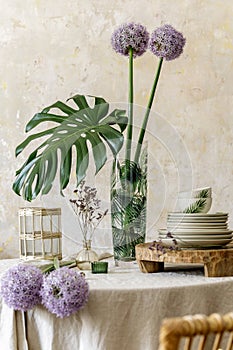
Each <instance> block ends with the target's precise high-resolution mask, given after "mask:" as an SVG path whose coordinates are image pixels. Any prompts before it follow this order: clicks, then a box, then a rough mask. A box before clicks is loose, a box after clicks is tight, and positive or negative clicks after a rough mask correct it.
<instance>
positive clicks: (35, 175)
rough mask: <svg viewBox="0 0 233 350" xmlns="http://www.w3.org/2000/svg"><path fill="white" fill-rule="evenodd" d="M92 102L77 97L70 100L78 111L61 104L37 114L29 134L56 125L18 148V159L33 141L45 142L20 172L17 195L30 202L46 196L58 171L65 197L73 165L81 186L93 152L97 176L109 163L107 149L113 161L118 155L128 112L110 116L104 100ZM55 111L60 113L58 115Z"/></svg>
mask: <svg viewBox="0 0 233 350" xmlns="http://www.w3.org/2000/svg"><path fill="white" fill-rule="evenodd" d="M91 97H92V96H91ZM92 98H94V106H93V107H90V106H89V105H88V102H87V99H86V97H85V96H83V95H75V96H73V97H71V98H70V99H69V100H72V101H73V102H74V104H75V108H73V107H71V106H69V105H68V104H65V103H63V102H61V101H58V102H56V103H54V104H52V105H51V106H49V107H47V108H44V109H43V110H42V112H41V113H37V114H35V115H34V117H33V118H32V119H31V120H30V121H29V123H28V124H27V126H26V132H29V131H31V130H32V129H33V128H35V127H36V126H38V125H39V124H41V123H43V122H46V123H48V122H53V123H56V124H57V125H55V126H54V127H51V128H49V129H46V130H44V131H42V132H38V133H36V134H32V135H30V136H28V137H27V138H26V139H25V140H24V142H22V143H21V144H20V145H18V147H17V148H16V156H18V155H19V154H20V153H21V152H22V151H23V150H24V149H25V147H27V146H28V145H29V144H30V143H31V142H32V141H34V140H36V139H41V138H43V141H42V143H41V144H40V145H39V146H38V147H37V148H36V149H35V150H34V151H33V152H32V153H31V154H30V155H29V157H28V158H27V160H26V162H25V163H24V164H23V165H22V167H21V168H20V169H19V170H17V172H16V179H15V181H14V184H13V190H14V191H15V193H17V194H18V195H22V196H23V198H24V199H26V200H27V201H31V200H33V199H35V198H36V197H37V196H38V194H39V193H41V194H47V193H48V192H49V191H50V190H51V188H52V184H53V181H54V179H55V177H56V174H57V172H58V170H59V173H60V191H61V193H62V191H63V190H64V189H65V188H66V187H67V185H68V183H69V180H70V174H71V169H72V164H73V162H74V161H75V162H76V178H77V184H79V183H80V182H81V180H82V179H83V178H84V177H85V176H86V172H87V169H88V165H89V153H90V151H92V154H93V159H94V162H95V168H96V173H98V172H99V170H100V169H101V168H102V167H103V165H104V164H105V162H106V160H107V148H106V146H108V147H109V148H110V150H111V151H112V153H113V156H114V157H115V156H116V155H117V153H118V152H119V151H120V149H121V147H122V145H123V142H124V137H123V134H122V132H123V131H124V129H125V127H126V125H127V117H126V115H125V111H124V110H120V109H115V110H113V111H112V112H111V113H109V104H108V103H106V101H105V100H104V99H103V98H101V97H92ZM69 100H68V101H69ZM76 106H77V107H78V108H77V109H76ZM54 110H55V111H56V112H57V111H58V112H59V113H58V114H55V113H54V112H53V111H54ZM108 113H109V114H108ZM46 137H47V138H46ZM45 138H46V139H45ZM44 139H45V140H44Z"/></svg>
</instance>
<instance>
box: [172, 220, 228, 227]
mask: <svg viewBox="0 0 233 350" xmlns="http://www.w3.org/2000/svg"><path fill="white" fill-rule="evenodd" d="M167 225H168V226H174V225H179V226H180V227H193V228H195V227H201V228H203V227H206V228H214V227H217V228H218V227H221V228H223V227H227V223H226V222H225V221H224V222H217V223H216V222H183V221H181V222H179V221H174V222H171V221H168V222H167Z"/></svg>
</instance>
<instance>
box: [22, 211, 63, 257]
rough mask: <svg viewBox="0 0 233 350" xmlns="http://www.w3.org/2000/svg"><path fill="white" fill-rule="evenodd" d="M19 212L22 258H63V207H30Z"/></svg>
mask: <svg viewBox="0 0 233 350" xmlns="http://www.w3.org/2000/svg"><path fill="white" fill-rule="evenodd" d="M18 214H19V250H20V258H21V259H24V260H53V259H54V258H56V257H57V258H58V259H62V232H61V209H60V208H53V209H46V208H35V207H28V208H20V209H19V212H18Z"/></svg>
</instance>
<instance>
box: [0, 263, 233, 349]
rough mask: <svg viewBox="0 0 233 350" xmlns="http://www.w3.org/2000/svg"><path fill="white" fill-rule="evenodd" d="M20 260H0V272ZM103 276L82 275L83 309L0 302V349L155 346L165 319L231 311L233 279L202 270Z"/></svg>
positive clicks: (123, 272)
mask: <svg viewBox="0 0 233 350" xmlns="http://www.w3.org/2000/svg"><path fill="white" fill-rule="evenodd" d="M17 263H19V260H0V273H3V272H4V271H5V270H6V269H7V268H9V267H10V266H12V265H14V264H17ZM129 266H130V268H128V269H126V268H125V269H122V268H117V267H114V266H113V264H111V265H110V268H109V273H108V274H96V275H95V274H92V273H91V272H89V271H88V272H85V273H86V279H87V281H88V283H89V286H90V296H89V300H88V303H87V304H86V305H85V307H84V308H83V309H82V310H80V311H78V312H76V313H75V314H74V315H72V316H70V317H67V318H63V319H60V318H57V317H56V316H55V315H52V314H51V313H49V312H48V311H47V310H46V309H45V308H44V307H42V306H37V307H35V308H34V309H32V310H30V311H27V312H26V313H22V312H19V311H14V310H12V309H10V308H8V307H7V306H6V305H5V304H4V303H3V302H1V304H0V349H1V350H73V349H74V350H126V349H127V350H156V349H158V341H159V339H158V336H159V328H160V324H161V321H162V319H163V318H164V317H173V316H182V315H186V314H194V313H204V314H210V313H213V312H220V313H226V312H229V311H233V277H217V278H216V277H215V278H207V277H204V275H203V269H196V270H194V269H190V270H188V269H182V270H176V269H175V270H174V271H165V272H160V273H155V274H144V273H142V272H140V270H139V268H138V265H137V264H136V263H133V264H130V265H129Z"/></svg>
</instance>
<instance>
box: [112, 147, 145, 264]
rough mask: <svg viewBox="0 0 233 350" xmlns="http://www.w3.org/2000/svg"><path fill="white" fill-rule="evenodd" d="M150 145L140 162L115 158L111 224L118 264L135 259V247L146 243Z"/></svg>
mask: <svg viewBox="0 0 233 350" xmlns="http://www.w3.org/2000/svg"><path fill="white" fill-rule="evenodd" d="M147 158H148V152H147V145H146V146H145V147H144V148H143V149H142V152H141V157H140V158H139V162H138V163H135V162H134V161H129V160H123V161H120V160H119V159H115V160H114V161H113V164H112V173H111V223H112V239H113V253H114V260H115V264H116V266H118V265H119V262H120V261H124V262H128V261H134V260H135V246H136V245H137V244H139V243H144V242H145V236H146V208H147Z"/></svg>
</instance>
